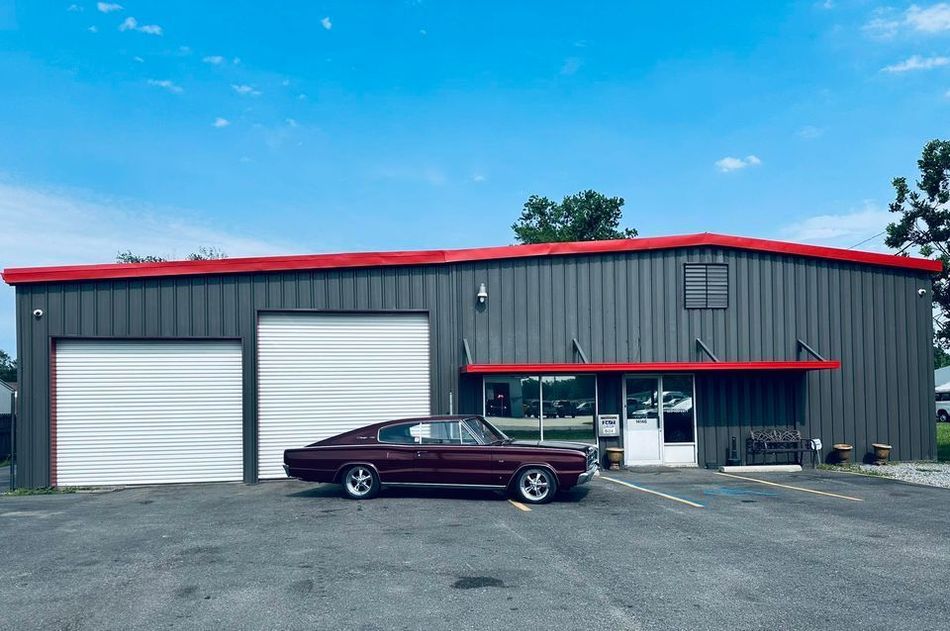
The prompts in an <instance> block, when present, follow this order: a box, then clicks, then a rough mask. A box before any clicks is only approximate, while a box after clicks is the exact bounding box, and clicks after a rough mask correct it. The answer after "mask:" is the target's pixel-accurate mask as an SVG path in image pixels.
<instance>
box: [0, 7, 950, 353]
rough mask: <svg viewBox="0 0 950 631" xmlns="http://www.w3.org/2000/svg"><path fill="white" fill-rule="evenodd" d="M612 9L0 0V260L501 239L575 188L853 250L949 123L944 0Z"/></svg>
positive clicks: (651, 224)
mask: <svg viewBox="0 0 950 631" xmlns="http://www.w3.org/2000/svg"><path fill="white" fill-rule="evenodd" d="M637 4H644V5H647V3H636V4H635V3H612V2H599V3H581V2H570V3H568V2H551V1H547V2H523V3H502V2H497V3H495V2H482V3H472V2H425V1H399V0H393V1H388V2H368V1H367V2H319V1H315V0H306V1H299V2H291V1H287V2H280V3H261V2H242V1H233V2H228V3H210V2H209V3H206V4H202V3H195V2H193V1H188V2H184V1H177V0H163V1H162V2H144V1H139V0H117V1H116V2H107V3H101V2H100V3H96V2H88V1H76V2H70V1H66V2H60V1H44V0H33V1H30V2H11V1H10V0H0V77H3V81H2V82H0V225H2V228H0V266H3V267H7V266H21V265H43V264H56V263H87V262H89V263H91V262H103V261H110V260H112V259H113V257H114V256H115V253H116V251H117V250H119V249H126V248H131V249H134V250H137V251H140V252H151V253H156V254H161V255H164V256H168V257H175V256H183V255H185V254H187V253H188V252H189V251H191V250H193V249H195V248H196V247H198V246H202V245H205V246H216V247H219V248H222V249H224V250H225V251H226V252H227V253H228V254H230V255H232V256H241V255H257V254H270V253H307V252H328V251H351V250H366V249H404V248H428V247H464V246H472V245H494V244H504V243H510V242H511V241H512V236H511V230H510V224H511V223H512V221H513V220H514V219H515V218H516V217H517V215H518V213H519V210H520V206H521V204H522V203H523V201H524V200H525V199H526V198H527V197H528V196H529V195H530V194H532V193H538V194H543V195H547V196H550V197H560V196H563V195H565V194H568V193H571V192H574V191H577V190H580V189H583V188H594V189H597V190H599V191H602V192H604V193H607V194H611V195H620V196H623V197H624V198H625V199H626V200H627V203H626V214H625V218H626V224H627V225H630V226H634V227H636V228H637V229H638V230H639V231H640V233H641V234H642V235H662V234H678V233H688V232H698V231H706V230H708V231H715V232H725V233H732V234H741V235H750V236H764V237H774V238H781V239H789V240H797V241H807V242H813V243H822V244H830V245H843V246H850V245H853V244H854V243H857V242H858V241H861V240H863V239H865V238H867V237H871V236H872V235H874V234H876V233H878V232H880V231H881V230H882V229H883V225H884V223H886V221H887V213H886V205H887V203H888V202H889V201H890V199H891V189H890V180H891V178H892V177H894V176H896V175H909V176H913V175H914V168H915V160H916V159H917V157H918V156H919V153H920V149H921V146H922V145H923V143H924V142H926V141H927V140H928V139H930V138H934V137H944V138H946V137H947V135H948V134H947V132H948V129H947V126H948V121H950V116H948V115H950V4H944V3H938V4H934V3H918V4H916V5H912V4H905V3H896V4H892V5H885V4H882V3H877V2H869V1H864V0H853V1H848V0H833V1H823V0H820V1H818V2H815V1H812V2H793V3H787V4H782V3H779V2H761V1H758V2H730V3H726V2H716V3H711V2H682V3H678V4H677V5H676V8H675V10H674V9H671V8H669V5H667V6H663V5H662V3H649V5H648V6H636V5H637ZM862 247H863V248H868V249H877V248H881V247H882V246H881V245H880V239H879V238H878V239H872V240H871V241H869V242H868V243H866V244H864V245H863V246H862ZM12 295H13V292H12V290H10V289H9V288H6V287H4V288H3V290H2V291H0V348H3V349H7V350H10V351H12V350H13V346H14V342H13V340H14V327H13V310H12V305H13V300H12Z"/></svg>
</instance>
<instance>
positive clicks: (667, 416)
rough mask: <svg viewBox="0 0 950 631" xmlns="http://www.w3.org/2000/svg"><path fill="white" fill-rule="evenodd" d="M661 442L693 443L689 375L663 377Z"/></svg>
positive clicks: (690, 377)
mask: <svg viewBox="0 0 950 631" xmlns="http://www.w3.org/2000/svg"><path fill="white" fill-rule="evenodd" d="M663 442H665V443H692V442H694V435H693V377H692V376H691V375H666V376H664V377H663Z"/></svg>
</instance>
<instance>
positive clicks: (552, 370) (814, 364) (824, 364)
mask: <svg viewBox="0 0 950 631" xmlns="http://www.w3.org/2000/svg"><path fill="white" fill-rule="evenodd" d="M839 368H841V362H840V361H838V360H827V361H781V362H778V361H776V362H761V361H760V362H641V363H635V364H469V365H467V366H462V369H461V370H462V372H463V373H465V374H473V375H492V374H494V375H497V374H509V373H543V374H563V373H571V374H574V373H589V372H708V371H750V370H837V369H839Z"/></svg>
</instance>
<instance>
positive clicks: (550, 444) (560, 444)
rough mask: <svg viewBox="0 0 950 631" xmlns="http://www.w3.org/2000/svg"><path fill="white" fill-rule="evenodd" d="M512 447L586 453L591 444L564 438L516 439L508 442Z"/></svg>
mask: <svg viewBox="0 0 950 631" xmlns="http://www.w3.org/2000/svg"><path fill="white" fill-rule="evenodd" d="M508 445H510V446H512V447H543V448H545V449H573V450H574V451H583V452H584V453H587V450H588V448H592V447H593V445H589V444H587V443H572V442H569V441H566V440H516V441H514V442H511V443H508Z"/></svg>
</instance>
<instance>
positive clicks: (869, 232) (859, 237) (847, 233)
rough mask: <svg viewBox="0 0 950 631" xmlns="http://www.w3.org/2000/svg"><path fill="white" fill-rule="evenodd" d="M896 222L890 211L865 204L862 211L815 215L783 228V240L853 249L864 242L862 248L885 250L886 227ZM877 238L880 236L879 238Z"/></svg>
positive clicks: (868, 203) (869, 203) (781, 232)
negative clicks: (884, 232)
mask: <svg viewBox="0 0 950 631" xmlns="http://www.w3.org/2000/svg"><path fill="white" fill-rule="evenodd" d="M892 220H893V216H891V213H890V212H888V211H887V210H886V209H881V208H879V207H877V206H876V205H874V204H872V203H871V202H865V204H864V206H863V207H862V208H860V209H858V210H851V211H849V212H845V213H841V214H827V215H815V216H812V217H807V218H805V219H802V220H799V221H796V222H794V223H791V224H788V225H786V226H784V227H782V228H781V231H780V234H781V236H782V238H784V239H789V240H791V241H804V242H809V243H818V244H822V245H833V246H839V247H846V248H847V247H852V246H855V244H857V243H858V242H860V241H864V240H865V239H869V238H871V237H874V238H873V239H871V240H870V241H866V242H865V243H862V244H861V245H860V246H858V247H860V248H861V249H884V245H883V243H884V235H879V234H878V233H880V232H883V231H884V227H885V226H886V225H887V224H888V223H889V222H890V221H892ZM875 235H877V236H875Z"/></svg>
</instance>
